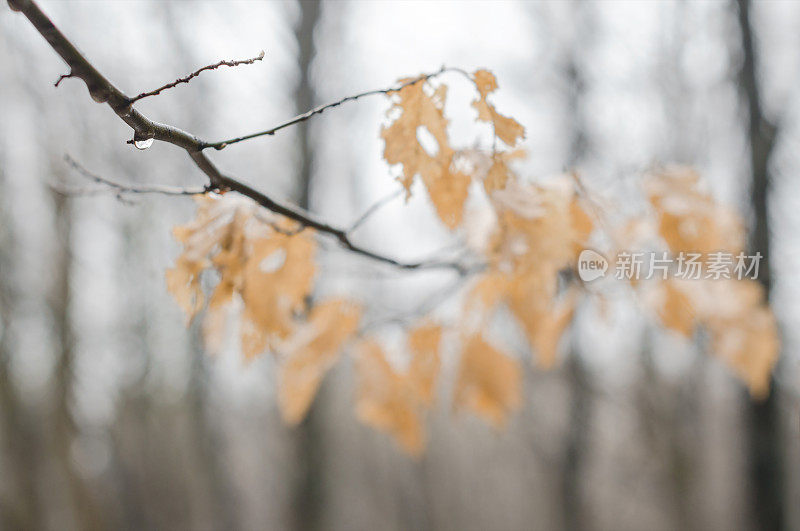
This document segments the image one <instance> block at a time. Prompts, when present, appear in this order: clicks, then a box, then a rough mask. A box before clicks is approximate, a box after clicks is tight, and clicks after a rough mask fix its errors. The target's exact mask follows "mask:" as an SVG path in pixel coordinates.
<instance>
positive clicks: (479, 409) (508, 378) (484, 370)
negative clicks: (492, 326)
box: [454, 334, 522, 428]
mask: <svg viewBox="0 0 800 531" xmlns="http://www.w3.org/2000/svg"><path fill="white" fill-rule="evenodd" d="M521 402H522V374H521V372H520V368H519V365H518V363H517V362H516V361H515V360H513V359H511V358H509V357H508V356H506V355H505V354H503V353H502V352H500V351H499V350H497V349H495V348H494V347H493V346H492V345H490V344H489V343H487V342H486V340H484V339H483V337H482V336H481V335H480V334H477V335H473V336H471V337H469V338H467V339H466V341H465V346H464V350H463V352H462V353H461V365H460V367H459V371H458V379H457V381H456V389H455V396H454V404H455V406H456V407H457V408H466V409H469V410H471V411H473V412H474V413H476V414H477V415H480V416H481V417H483V418H484V419H486V420H487V421H488V422H490V423H491V424H492V425H494V426H495V427H497V428H502V427H503V426H504V425H505V423H506V420H507V418H508V415H509V414H510V413H511V412H512V411H513V410H515V409H516V408H518V407H519V405H520V404H521Z"/></svg>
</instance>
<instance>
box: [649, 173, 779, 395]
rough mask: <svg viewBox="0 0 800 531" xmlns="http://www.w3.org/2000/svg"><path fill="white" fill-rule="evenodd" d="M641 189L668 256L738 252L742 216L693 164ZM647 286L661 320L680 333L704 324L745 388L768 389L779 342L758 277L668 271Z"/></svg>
mask: <svg viewBox="0 0 800 531" xmlns="http://www.w3.org/2000/svg"><path fill="white" fill-rule="evenodd" d="M647 194H648V199H649V202H650V205H651V206H652V208H653V210H654V212H655V223H654V225H655V230H656V231H657V233H658V235H659V236H660V237H661V238H662V239H663V241H664V242H665V244H666V246H667V248H668V250H669V252H670V253H672V255H673V257H675V256H678V255H679V254H680V253H682V252H683V253H696V254H700V255H701V257H702V262H703V263H704V264H707V263H708V262H709V257H710V256H711V255H712V254H713V253H716V252H719V251H720V250H724V251H726V252H729V253H732V254H733V255H737V254H739V253H743V252H744V245H745V231H744V225H743V223H742V220H741V219H740V218H739V216H738V215H737V214H736V212H734V211H732V210H731V209H729V208H727V207H725V206H722V205H719V204H717V203H716V202H715V201H714V200H713V199H712V198H711V196H710V195H709V194H707V193H705V192H703V191H702V189H701V187H700V179H699V176H698V175H697V173H695V172H694V171H692V170H690V169H687V168H673V169H670V170H666V171H663V172H661V173H659V174H656V175H653V176H651V178H650V179H649V180H648V182H647ZM640 225H643V224H640ZM651 226H652V225H651ZM651 288H652V289H650V290H649V293H648V295H649V296H648V297H647V299H648V300H649V301H650V302H651V304H653V306H654V307H655V309H656V312H657V314H658V317H659V319H660V320H661V322H662V324H663V325H664V326H665V327H667V328H669V329H671V330H674V331H675V332H678V333H679V334H681V335H683V336H685V337H691V336H692V335H693V334H694V333H695V331H696V330H697V329H698V328H701V327H702V328H703V329H704V330H706V331H707V333H708V334H709V336H710V340H711V347H712V351H713V352H714V353H715V354H716V355H717V356H719V357H720V358H721V359H722V360H724V362H725V363H727V364H728V365H729V366H730V367H731V368H732V369H733V370H734V371H735V372H736V374H737V375H738V376H739V377H740V378H741V379H742V380H743V381H744V382H745V383H746V384H747V386H748V388H749V389H750V393H751V394H752V395H753V396H755V397H762V398H763V397H764V396H766V394H767V393H768V392H769V379H770V374H771V373H772V368H773V367H774V366H775V363H776V362H777V360H778V355H779V351H780V342H779V339H778V327H777V324H776V322H775V316H774V315H773V313H772V311H771V310H770V308H769V306H768V305H767V302H766V296H765V292H764V287H763V286H762V285H761V284H760V283H758V282H757V281H756V280H754V279H741V280H740V279H738V278H719V279H712V278H703V279H698V280H684V279H680V278H669V279H667V280H665V281H662V282H659V283H658V284H657V285H656V286H653V287H651Z"/></svg>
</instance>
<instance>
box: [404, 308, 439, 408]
mask: <svg viewBox="0 0 800 531" xmlns="http://www.w3.org/2000/svg"><path fill="white" fill-rule="evenodd" d="M441 340H442V327H441V326H439V325H435V324H430V323H429V324H424V325H421V326H418V327H416V328H414V329H412V330H411V331H410V332H409V333H408V347H409V350H410V351H411V363H410V364H409V368H408V379H409V382H410V384H411V386H412V387H413V388H414V389H415V390H416V392H417V394H418V395H419V398H420V401H421V402H422V403H423V404H425V405H426V406H430V405H431V404H432V403H433V399H434V396H435V390H436V379H437V377H438V375H439V367H440V365H441V359H440V356H439V343H440V342H441Z"/></svg>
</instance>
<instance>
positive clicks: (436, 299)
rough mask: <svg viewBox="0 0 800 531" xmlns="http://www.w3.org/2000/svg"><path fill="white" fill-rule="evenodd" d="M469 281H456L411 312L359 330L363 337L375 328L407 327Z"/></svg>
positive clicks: (367, 324)
mask: <svg viewBox="0 0 800 531" xmlns="http://www.w3.org/2000/svg"><path fill="white" fill-rule="evenodd" d="M468 279H469V278H468V276H467V275H465V276H462V277H459V278H457V279H455V280H454V281H452V282H450V283H449V284H447V285H446V286H444V287H443V288H441V289H439V290H436V291H434V292H433V293H431V294H430V295H429V296H427V297H426V298H424V299H423V300H422V302H421V303H419V304H418V305H417V306H415V307H414V308H413V309H412V310H411V311H409V312H403V313H397V314H394V315H391V316H388V317H382V318H380V319H375V320H373V321H370V322H368V323H366V324H365V325H363V326H362V327H361V328H360V329H359V334H361V335H363V334H365V333H367V332H369V331H371V330H373V329H375V328H380V327H383V326H389V325H393V324H396V325H406V324H408V323H410V322H413V321H415V320H418V319H421V318H422V317H425V316H426V315H429V314H430V313H431V312H432V311H433V310H435V309H436V308H438V307H439V306H440V305H441V304H443V303H444V302H445V301H447V300H449V299H450V297H452V296H453V295H455V294H456V293H457V292H458V291H459V290H460V289H461V288H462V287H463V286H464V285H465V284H466V283H467V281H468Z"/></svg>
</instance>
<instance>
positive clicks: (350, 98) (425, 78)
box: [203, 66, 472, 150]
mask: <svg viewBox="0 0 800 531" xmlns="http://www.w3.org/2000/svg"><path fill="white" fill-rule="evenodd" d="M447 72H457V73H459V74H461V75H463V76H466V77H467V78H468V79H470V80H471V79H472V76H470V74H469V73H468V72H466V71H465V70H463V69H461V68H455V67H446V66H442V67H441V68H440V69H439V70H437V71H436V72H431V73H429V74H423V75H421V76H417V77H415V78H413V79H409V80H407V81H404V82H402V83H400V84H399V85H396V86H394V87H389V88H385V89H375V90H368V91H366V92H362V93H360V94H354V95H353V96H347V97H345V98H342V99H340V100H337V101H334V102H332V103H327V104H325V105H320V106H319V107H316V108H314V109H311V110H310V111H307V112H304V113H303V114H299V115H297V116H295V117H294V118H292V119H291V120H288V121H286V122H283V123H282V124H279V125H276V126H275V127H273V128H272V129H267V130H265V131H259V132H257V133H251V134H249V135H244V136H238V137H236V138H231V139H228V140H220V141H219V142H213V143H208V144H205V145H204V146H203V147H204V148H214V149H217V150H219V149H224V148H225V147H227V146H229V145H231V144H236V143H237V142H242V141H244V140H250V139H251V138H258V137H260V136H265V135H274V134H275V133H276V132H278V131H280V130H281V129H285V128H287V127H289V126H292V125H296V124H299V123H301V122H305V121H306V120H308V119H309V118H312V117H313V116H316V115H317V114H322V113H323V112H325V111H327V110H328V109H332V108H334V107H338V106H339V105H341V104H343V103H347V102H348V101H356V100H359V99H361V98H365V97H367V96H376V95H379V94H383V95H389V94H393V93H395V92H399V91H401V90H402V89H404V88H405V87H408V86H411V85H415V84H417V83H421V82H425V81H428V80H429V79H432V78H435V77H437V76H440V75H442V74H445V73H447Z"/></svg>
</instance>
